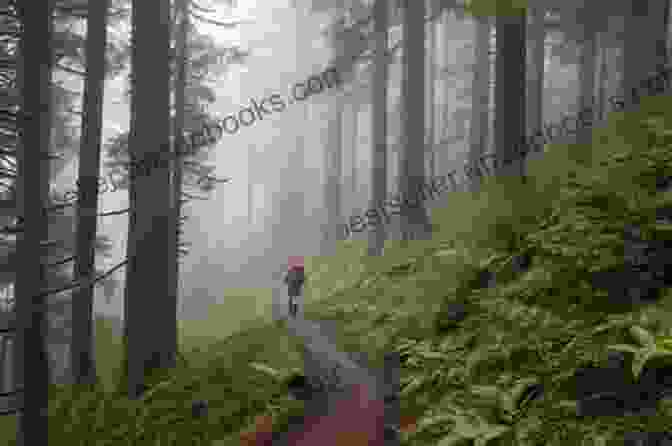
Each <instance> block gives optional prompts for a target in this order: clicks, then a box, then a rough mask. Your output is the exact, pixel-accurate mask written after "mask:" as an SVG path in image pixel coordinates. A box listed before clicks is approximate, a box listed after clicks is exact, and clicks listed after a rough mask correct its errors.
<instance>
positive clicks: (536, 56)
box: [525, 4, 546, 136]
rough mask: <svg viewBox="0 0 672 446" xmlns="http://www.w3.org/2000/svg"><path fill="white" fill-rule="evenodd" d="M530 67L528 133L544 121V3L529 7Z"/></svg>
mask: <svg viewBox="0 0 672 446" xmlns="http://www.w3.org/2000/svg"><path fill="white" fill-rule="evenodd" d="M528 13H529V23H528V30H529V34H528V39H527V44H528V48H529V52H528V55H527V56H528V57H527V59H528V69H527V75H528V78H527V96H526V97H527V103H526V104H525V107H526V109H525V112H526V115H527V135H528V136H533V135H535V134H536V132H538V131H539V130H541V129H542V128H543V127H542V125H543V122H544V116H543V111H544V72H545V62H546V57H545V49H546V46H545V44H546V26H545V21H546V10H545V9H544V7H543V6H542V5H539V4H534V5H530V7H529V9H528Z"/></svg>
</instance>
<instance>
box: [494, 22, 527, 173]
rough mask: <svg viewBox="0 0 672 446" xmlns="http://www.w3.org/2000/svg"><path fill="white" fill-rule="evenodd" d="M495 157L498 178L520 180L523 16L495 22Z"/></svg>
mask: <svg viewBox="0 0 672 446" xmlns="http://www.w3.org/2000/svg"><path fill="white" fill-rule="evenodd" d="M495 23H496V25H495V26H496V30H497V34H496V38H495V42H496V48H497V50H496V51H497V53H496V60H495V155H496V162H497V165H498V167H497V170H498V171H499V173H501V174H513V175H518V176H522V175H523V172H524V171H523V166H524V162H523V160H521V159H520V155H519V154H518V153H517V150H518V149H519V148H520V147H521V143H522V142H524V140H525V78H526V76H525V71H526V66H527V65H526V57H525V54H526V51H525V49H526V41H525V34H526V33H525V28H526V25H527V23H526V14H525V12H524V10H518V13H516V12H514V11H510V12H508V13H507V14H502V15H498V16H497V18H496V20H495Z"/></svg>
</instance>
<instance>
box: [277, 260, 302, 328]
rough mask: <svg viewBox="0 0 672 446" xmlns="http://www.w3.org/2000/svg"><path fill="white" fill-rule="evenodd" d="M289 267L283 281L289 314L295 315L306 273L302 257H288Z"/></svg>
mask: <svg viewBox="0 0 672 446" xmlns="http://www.w3.org/2000/svg"><path fill="white" fill-rule="evenodd" d="M288 264H289V268H288V271H287V274H285V278H284V279H283V282H284V283H285V284H287V295H288V296H289V314H290V315H291V316H292V317H296V314H297V312H298V309H299V305H298V302H297V299H298V297H299V296H300V295H301V291H302V289H303V284H304V283H305V281H306V275H305V272H304V270H303V257H298V256H291V257H289V262H288Z"/></svg>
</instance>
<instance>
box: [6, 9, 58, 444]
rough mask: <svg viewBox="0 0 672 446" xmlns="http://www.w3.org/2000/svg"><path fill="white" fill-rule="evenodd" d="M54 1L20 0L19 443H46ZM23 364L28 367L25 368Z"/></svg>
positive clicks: (17, 365) (47, 425) (17, 279)
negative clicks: (44, 247)
mask: <svg viewBox="0 0 672 446" xmlns="http://www.w3.org/2000/svg"><path fill="white" fill-rule="evenodd" d="M54 3H55V2H54V1H53V0H45V1H42V2H38V3H28V2H19V3H18V5H17V7H18V14H17V15H18V17H19V20H20V22H21V25H22V30H21V39H20V43H19V45H20V49H19V54H18V57H19V65H18V70H17V71H18V91H19V97H20V100H21V104H20V119H18V120H17V121H18V131H19V147H18V150H17V178H18V197H17V198H18V199H17V207H18V209H17V210H18V211H19V214H18V215H21V216H23V223H24V230H23V231H22V232H21V233H20V234H19V238H18V243H17V244H18V251H19V253H20V256H19V259H18V263H19V265H18V268H17V274H16V287H15V289H16V314H17V318H16V324H17V332H16V335H17V347H18V348H17V349H15V352H16V351H17V350H18V355H17V356H19V358H17V360H16V361H15V362H16V372H17V373H16V374H15V376H17V377H18V376H20V377H22V379H21V381H22V382H21V383H20V384H22V387H23V410H22V411H21V412H19V420H18V429H17V440H16V443H17V446H24V445H30V446H46V445H47V444H48V427H49V423H48V415H47V409H48V402H49V395H48V390H49V370H48V362H47V355H46V348H45V335H46V319H45V307H46V299H45V295H44V288H45V284H46V280H45V266H44V264H43V259H44V257H43V256H42V253H41V252H40V248H41V242H42V241H43V240H45V239H46V237H47V214H46V212H47V209H46V204H47V201H48V196H49V164H48V163H49V158H48V154H49V146H50V140H51V138H50V136H51V91H50V81H51V71H52V64H51V61H52V55H53V51H52V25H53V23H52V15H53V10H54ZM24 370H26V371H30V373H24Z"/></svg>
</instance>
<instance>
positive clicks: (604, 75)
mask: <svg viewBox="0 0 672 446" xmlns="http://www.w3.org/2000/svg"><path fill="white" fill-rule="evenodd" d="M604 36H605V34H604V33H599V34H598V35H597V41H598V44H597V48H598V60H599V73H598V76H597V98H598V99H597V109H596V110H595V119H596V120H599V121H602V120H604V119H605V117H606V113H605V111H606V106H607V105H608V104H607V82H608V77H609V75H608V71H607V68H608V65H607V50H608V48H607V47H606V46H605V45H604V38H605V37H604Z"/></svg>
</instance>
